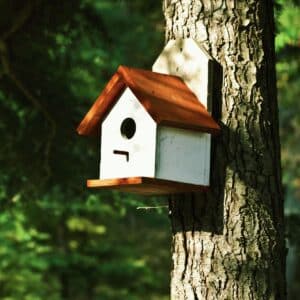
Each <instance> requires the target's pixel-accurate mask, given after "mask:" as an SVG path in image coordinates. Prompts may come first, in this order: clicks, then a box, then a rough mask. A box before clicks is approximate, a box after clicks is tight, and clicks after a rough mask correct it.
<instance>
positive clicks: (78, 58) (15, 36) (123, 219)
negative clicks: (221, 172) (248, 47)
mask: <svg viewBox="0 0 300 300" xmlns="http://www.w3.org/2000/svg"><path fill="white" fill-rule="evenodd" d="M0 5H1V10H0V14H1V18H0V58H1V59H0V62H1V63H0V79H1V80H0V105H1V110H0V134H1V136H2V137H3V139H2V145H3V147H1V148H0V165H1V171H2V172H1V174H0V204H1V208H2V214H1V215H0V261H1V262H0V265H1V267H0V298H1V299H7V300H8V299H9V300H12V299H28V300H37V299H43V300H44V299H45V300H52V299H53V300H54V299H55V300H56V299H75V300H76V299H108V300H109V299H163V298H164V297H167V295H168V281H169V279H168V274H166V272H168V269H169V232H168V220H167V217H166V215H167V212H166V211H163V212H161V213H160V214H159V213H157V212H156V211H154V212H151V213H149V212H147V213H145V212H144V211H142V210H141V211H139V210H136V208H137V206H140V205H143V203H144V199H143V198H133V197H132V196H128V195H120V194H118V193H110V192H106V193H105V192H103V193H95V192H93V193H92V192H90V191H87V189H86V187H85V180H86V178H87V177H89V176H90V178H95V177H94V176H97V172H98V170H97V169H98V167H97V164H98V147H99V145H98V141H97V139H87V138H80V137H79V136H77V135H76V132H75V129H76V126H77V124H78V123H79V121H80V120H81V118H82V117H83V116H84V114H85V113H86V111H87V110H88V109H89V107H90V105H91V104H92V102H93V101H94V99H95V98H96V97H97V95H98V93H99V92H100V91H101V90H102V88H103V86H104V84H105V82H106V81H107V80H108V79H109V77H110V76H111V75H112V74H113V73H114V72H115V70H116V68H117V67H118V65H120V64H125V65H132V66H136V67H149V66H150V65H151V63H152V61H153V59H154V57H155V55H156V53H157V52H158V51H159V48H160V46H161V44H162V42H163V33H162V27H161V23H160V22H161V21H162V16H161V13H160V5H159V3H156V4H153V3H152V4H149V3H144V4H143V3H142V2H139V3H138V2H137V1H88V0H74V1H65V2H62V1H57V0H54V1H42V0H40V1H16V0H14V1H1V2H0ZM154 28H155V29H156V30H153V29H154ZM149 202H150V204H151V203H152V204H153V205H157V203H159V205H161V203H162V202H161V201H157V200H155V199H153V200H147V204H149ZM152 204H151V205H152ZM153 247H154V248H155V255H154V256H155V257H154V258H153V249H154V248H153ZM144 295H147V296H144Z"/></svg>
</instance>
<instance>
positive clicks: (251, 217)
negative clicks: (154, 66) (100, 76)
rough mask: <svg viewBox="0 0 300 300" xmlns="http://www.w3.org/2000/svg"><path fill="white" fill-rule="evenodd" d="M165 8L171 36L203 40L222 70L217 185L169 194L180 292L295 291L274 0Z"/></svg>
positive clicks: (256, 294)
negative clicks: (289, 260)
mask: <svg viewBox="0 0 300 300" xmlns="http://www.w3.org/2000/svg"><path fill="white" fill-rule="evenodd" d="M163 11H164V15H165V19H166V40H169V39H174V38H187V37H191V38H194V39H195V40H197V41H198V42H201V43H203V46H204V47H205V48H206V49H207V50H208V51H209V52H210V54H211V55H212V57H214V59H215V60H216V61H217V62H218V63H219V65H220V66H221V68H222V74H223V75H222V81H223V82H222V90H221V93H220V94H221V95H220V97H218V95H217V93H216V95H214V103H213V107H214V112H213V113H214V114H215V116H216V117H218V118H219V121H220V124H221V127H222V134H221V136H219V137H217V138H214V140H213V149H212V165H211V170H212V174H211V182H210V185H211V187H210V191H209V192H208V193H202V194H189V195H188V194H185V195H180V196H176V197H175V196H172V197H170V199H169V205H170V218H171V223H172V229H173V247H172V248H173V271H172V274H171V299H172V300H175V299H176V300H177V299H180V300H181V299H188V300H190V299H234V300H238V299H241V300H246V299H259V300H261V299H280V300H282V299H286V286H285V285H286V284H285V256H286V249H285V241H284V222H283V195H282V188H281V170H280V143H279V134H278V113H277V98H276V77H275V66H274V65H275V56H274V23H273V4H272V2H271V0H248V1H245V0H241V1H233V0H219V1H218V0H214V1H211V0H164V5H163ZM217 111H220V114H218V113H217V114H216V112H217Z"/></svg>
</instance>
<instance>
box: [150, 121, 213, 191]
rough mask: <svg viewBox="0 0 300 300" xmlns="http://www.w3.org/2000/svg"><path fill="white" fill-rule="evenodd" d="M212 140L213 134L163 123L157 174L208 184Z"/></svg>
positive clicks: (160, 129)
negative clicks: (167, 125)
mask: <svg viewBox="0 0 300 300" xmlns="http://www.w3.org/2000/svg"><path fill="white" fill-rule="evenodd" d="M210 144H211V135H210V134H207V133H201V132H196V131H189V130H184V129H178V128H171V127H160V126H159V127H158V133H157V145H158V147H157V153H156V172H155V173H156V175H155V177H157V178H160V179H167V180H174V181H179V182H185V183H192V184H200V185H204V186H208V185H209V176H210V174H209V173H210Z"/></svg>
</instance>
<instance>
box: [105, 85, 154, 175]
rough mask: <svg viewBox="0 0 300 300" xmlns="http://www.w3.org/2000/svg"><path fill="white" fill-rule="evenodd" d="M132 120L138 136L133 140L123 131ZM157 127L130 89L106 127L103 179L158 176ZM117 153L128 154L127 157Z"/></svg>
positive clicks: (113, 112) (110, 114)
mask: <svg viewBox="0 0 300 300" xmlns="http://www.w3.org/2000/svg"><path fill="white" fill-rule="evenodd" d="M126 118H132V119H133V120H134V121H135V123H136V132H135V134H134V136H133V137H132V138H131V139H126V138H124V137H123V136H122V134H121V131H120V128H121V124H122V122H123V120H124V119H126ZM156 127H157V126H156V123H155V122H154V120H153V119H152V118H151V117H150V115H149V114H148V112H147V111H146V110H145V109H144V107H143V106H142V105H141V103H140V102H139V101H138V100H137V99H136V97H135V96H134V94H133V93H132V91H131V90H130V89H129V88H126V89H125V91H124V93H123V94H122V96H121V97H120V99H119V100H118V101H117V103H116V104H115V105H114V107H113V108H112V109H111V111H110V113H109V114H108V116H107V117H106V118H105V120H104V121H103V123H102V128H101V158H100V179H109V178H121V177H131V176H148V177H154V175H155V152H156V150H155V149H156ZM114 150H117V151H128V153H129V161H126V156H125V155H119V154H114V153H113V152H114Z"/></svg>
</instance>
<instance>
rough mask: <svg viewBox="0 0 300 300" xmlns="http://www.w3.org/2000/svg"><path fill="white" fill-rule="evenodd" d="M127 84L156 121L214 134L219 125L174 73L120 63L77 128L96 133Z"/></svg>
mask: <svg viewBox="0 0 300 300" xmlns="http://www.w3.org/2000/svg"><path fill="white" fill-rule="evenodd" d="M126 87H129V88H130V89H131V91H132V92H133V94H134V95H135V96H136V97H137V99H138V100H139V101H140V103H141V104H142V105H143V106H144V108H145V109H146V110H147V112H148V113H149V114H150V116H151V117H152V118H153V119H154V120H155V122H156V123H157V124H164V125H168V126H171V127H178V128H183V129H192V130H199V131H203V132H208V133H212V134H216V133H218V132H219V131H220V127H219V125H218V124H217V123H216V122H215V121H214V120H213V118H212V117H211V116H210V115H209V113H208V112H207V110H206V109H205V107H204V106H203V105H202V104H201V103H200V101H199V100H198V99H197V97H196V96H195V94H194V93H193V92H192V91H191V90H190V89H189V88H188V87H187V86H186V85H185V83H184V82H183V81H182V80H181V79H180V78H179V77H177V76H173V75H165V74H160V73H156V72H151V71H146V70H142V69H134V68H129V67H125V66H120V67H119V68H118V70H117V72H116V73H115V74H114V75H113V76H112V78H111V79H110V81H109V82H108V83H107V85H106V87H105V88H104V90H103V91H102V93H101V94H100V95H99V97H98V98H97V100H96V101H95V103H94V104H93V106H92V107H91V108H90V110H89V111H88V113H87V114H86V115H85V117H84V118H83V120H82V121H81V123H80V124H79V126H78V128H77V132H78V133H79V134H82V135H97V134H99V132H100V124H101V122H102V121H103V120H104V118H105V117H106V115H107V114H108V113H109V112H110V109H111V108H112V107H113V105H114V104H115V103H116V101H117V100H118V99H119V96H120V95H121V93H122V92H123V91H124V89H125V88H126Z"/></svg>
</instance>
